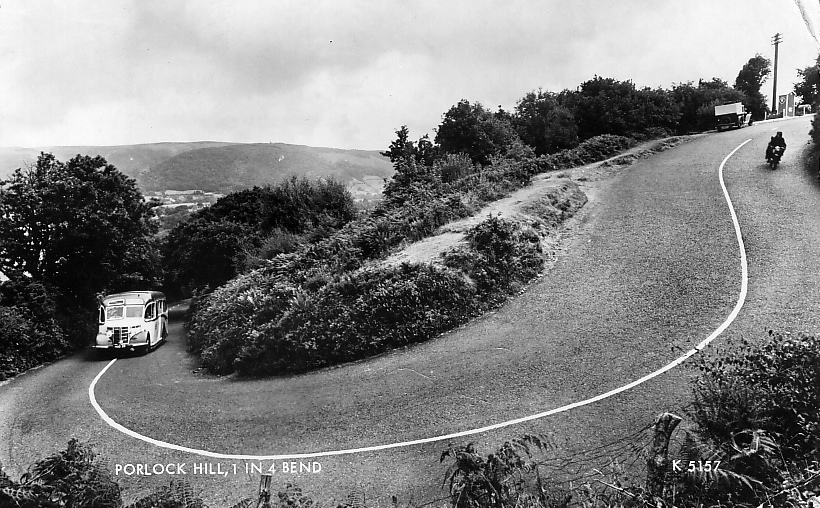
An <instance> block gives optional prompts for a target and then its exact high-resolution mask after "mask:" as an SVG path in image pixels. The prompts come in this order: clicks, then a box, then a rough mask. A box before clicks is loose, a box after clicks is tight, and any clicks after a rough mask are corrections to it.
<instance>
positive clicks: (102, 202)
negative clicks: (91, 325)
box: [0, 153, 161, 305]
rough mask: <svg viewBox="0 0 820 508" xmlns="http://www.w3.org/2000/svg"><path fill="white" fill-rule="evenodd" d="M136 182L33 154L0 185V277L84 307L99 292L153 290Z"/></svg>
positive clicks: (100, 163)
mask: <svg viewBox="0 0 820 508" xmlns="http://www.w3.org/2000/svg"><path fill="white" fill-rule="evenodd" d="M155 204H156V203H151V202H146V201H145V200H144V199H143V196H142V193H141V192H140V191H139V189H138V188H137V184H136V181H135V180H134V179H132V178H129V177H128V176H126V175H124V174H123V173H121V172H120V171H119V170H117V169H116V168H115V167H114V166H112V165H110V164H108V163H107V162H106V160H105V159H104V158H102V157H100V156H97V157H90V156H84V155H77V156H76V157H74V158H72V159H71V160H69V161H68V162H66V163H63V162H60V161H58V160H57V159H56V158H55V157H54V155H52V154H46V153H41V154H40V156H39V157H38V159H37V162H36V163H35V164H34V165H32V166H29V167H26V168H19V169H17V170H16V171H15V172H14V173H13V174H12V175H11V176H10V177H9V179H7V180H4V181H0V271H2V272H4V273H5V274H6V275H7V276H9V277H10V278H20V277H30V278H31V279H33V280H35V281H38V282H41V283H43V284H45V285H46V286H47V287H49V288H51V289H53V290H56V292H57V294H58V297H60V298H61V299H62V300H63V301H66V302H72V303H73V304H74V305H84V304H85V303H87V302H88V301H89V300H90V299H92V298H94V296H95V295H96V294H97V293H98V292H101V291H109V290H120V289H131V288H134V287H137V286H143V285H144V286H150V287H154V286H155V284H157V283H158V281H159V280H161V277H160V272H161V266H160V263H159V257H158V253H157V250H156V248H155V246H154V245H153V243H152V242H153V236H154V234H155V233H156V232H157V229H158V226H157V223H156V220H155V216H154V213H153V210H152V207H153V206H154V205H155Z"/></svg>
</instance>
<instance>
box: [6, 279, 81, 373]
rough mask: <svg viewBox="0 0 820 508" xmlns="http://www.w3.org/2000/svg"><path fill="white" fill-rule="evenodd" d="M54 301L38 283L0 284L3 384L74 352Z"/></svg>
mask: <svg viewBox="0 0 820 508" xmlns="http://www.w3.org/2000/svg"><path fill="white" fill-rule="evenodd" d="M55 315H56V308H55V303H54V299H53V298H52V297H51V295H49V293H48V291H46V289H45V287H44V286H43V285H42V284H41V283H38V282H34V281H30V280H26V279H23V280H20V281H7V282H6V283H4V284H0V381H2V380H3V379H6V378H9V377H11V376H13V375H15V374H18V373H20V372H23V371H25V370H27V369H30V368H31V367H35V366H37V365H40V364H41V363H44V362H48V361H51V360H54V359H56V358H58V357H60V356H61V355H63V354H64V353H66V352H68V351H70V350H71V347H72V344H70V342H69V341H68V340H67V339H66V337H65V336H64V333H63V330H62V328H61V327H60V325H59V324H58V322H57V320H56V318H55Z"/></svg>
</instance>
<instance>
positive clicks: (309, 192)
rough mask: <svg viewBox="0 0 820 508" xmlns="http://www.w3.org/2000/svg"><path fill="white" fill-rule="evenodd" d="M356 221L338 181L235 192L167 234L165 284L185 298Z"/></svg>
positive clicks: (298, 181) (284, 183)
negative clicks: (262, 259)
mask: <svg viewBox="0 0 820 508" xmlns="http://www.w3.org/2000/svg"><path fill="white" fill-rule="evenodd" d="M355 217H356V209H355V205H354V203H353V198H352V197H351V195H350V193H349V192H348V190H347V189H346V188H345V187H344V185H342V184H341V183H338V182H336V181H334V180H316V181H309V180H307V179H306V178H297V177H292V178H290V179H287V180H284V181H282V182H280V183H279V184H277V185H275V186H270V185H268V186H265V187H254V188H252V189H246V190H243V191H238V192H232V193H230V194H228V195H226V196H224V197H222V198H220V199H219V200H218V201H217V202H216V203H214V204H213V205H212V206H211V207H209V208H205V209H203V210H200V211H198V212H196V213H194V214H192V215H191V217H190V218H189V219H188V220H186V221H183V222H180V223H179V225H177V226H176V227H175V228H174V229H172V230H171V232H170V233H169V234H168V236H167V237H166V239H165V243H164V245H163V253H164V257H165V263H166V267H167V270H168V274H167V280H166V286H167V288H168V290H169V292H171V293H172V294H173V293H176V294H179V295H186V296H187V295H188V294H189V293H190V292H191V291H193V290H194V289H201V288H203V287H205V286H209V287H211V288H215V287H217V286H221V285H222V284H225V283H226V282H227V281H228V280H230V279H232V278H233V277H235V276H236V275H238V274H239V273H240V271H241V270H242V269H243V268H246V267H249V266H253V265H256V264H258V262H259V259H258V258H260V256H261V257H263V258H267V257H269V256H273V255H275V254H277V253H280V252H283V250H282V249H294V250H295V249H297V248H299V246H300V245H301V244H302V243H303V242H305V241H315V240H318V239H321V238H324V237H326V236H327V235H329V234H330V232H332V231H335V230H336V229H338V228H340V227H342V226H343V225H344V224H346V223H347V222H349V221H351V220H353V219H354V218H355ZM288 233H290V234H292V235H296V237H292V236H289V235H287V234H288ZM285 238H286V239H287V241H281V240H282V239H285Z"/></svg>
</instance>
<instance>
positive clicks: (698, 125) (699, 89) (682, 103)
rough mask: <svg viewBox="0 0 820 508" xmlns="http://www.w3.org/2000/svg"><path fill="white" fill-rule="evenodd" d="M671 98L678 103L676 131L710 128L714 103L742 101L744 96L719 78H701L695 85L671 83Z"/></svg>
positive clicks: (713, 122) (713, 113) (713, 118)
mask: <svg viewBox="0 0 820 508" xmlns="http://www.w3.org/2000/svg"><path fill="white" fill-rule="evenodd" d="M671 94H672V99H673V100H674V101H675V103H676V104H677V105H678V110H679V111H680V117H679V120H678V129H677V130H678V133H679V134H686V133H688V132H691V131H705V130H709V129H712V128H713V127H714V124H715V111H714V107H715V105H719V104H730V103H733V102H742V101H743V100H744V98H745V96H744V95H743V92H740V91H738V90H736V89H734V88H732V87H730V86H729V84H728V83H726V82H725V81H723V80H722V79H719V78H712V79H711V80H710V81H705V80H703V79H701V80H699V81H698V84H697V86H695V85H694V84H692V82H691V81H690V82H688V83H680V84H676V85H673V87H672V90H671Z"/></svg>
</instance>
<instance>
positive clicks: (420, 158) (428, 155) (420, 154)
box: [379, 125, 438, 169]
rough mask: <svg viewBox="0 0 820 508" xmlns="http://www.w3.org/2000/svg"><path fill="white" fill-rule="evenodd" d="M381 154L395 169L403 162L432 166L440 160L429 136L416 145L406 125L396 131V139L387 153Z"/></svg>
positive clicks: (425, 136)
mask: <svg viewBox="0 0 820 508" xmlns="http://www.w3.org/2000/svg"><path fill="white" fill-rule="evenodd" d="M379 153H380V154H382V155H383V156H385V157H387V158H388V159H390V162H392V163H393V167H397V164H398V163H399V162H400V161H402V160H413V161H415V162H417V163H419V164H422V165H425V166H430V165H432V164H433V162H434V161H435V160H436V159H437V158H438V149H437V147H436V146H435V145H433V143H432V142H431V141H430V139H429V137H428V136H427V134H425V135H424V136H422V137H421V138H419V140H418V141H417V142H416V143H414V142H412V141H410V130H409V129H408V128H407V126H406V125H402V126H401V128H400V129H399V130H397V131H396V139H395V140H394V141H393V142H392V143H390V146H389V147H388V149H387V151H384V152H379ZM397 169H398V168H397Z"/></svg>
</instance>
